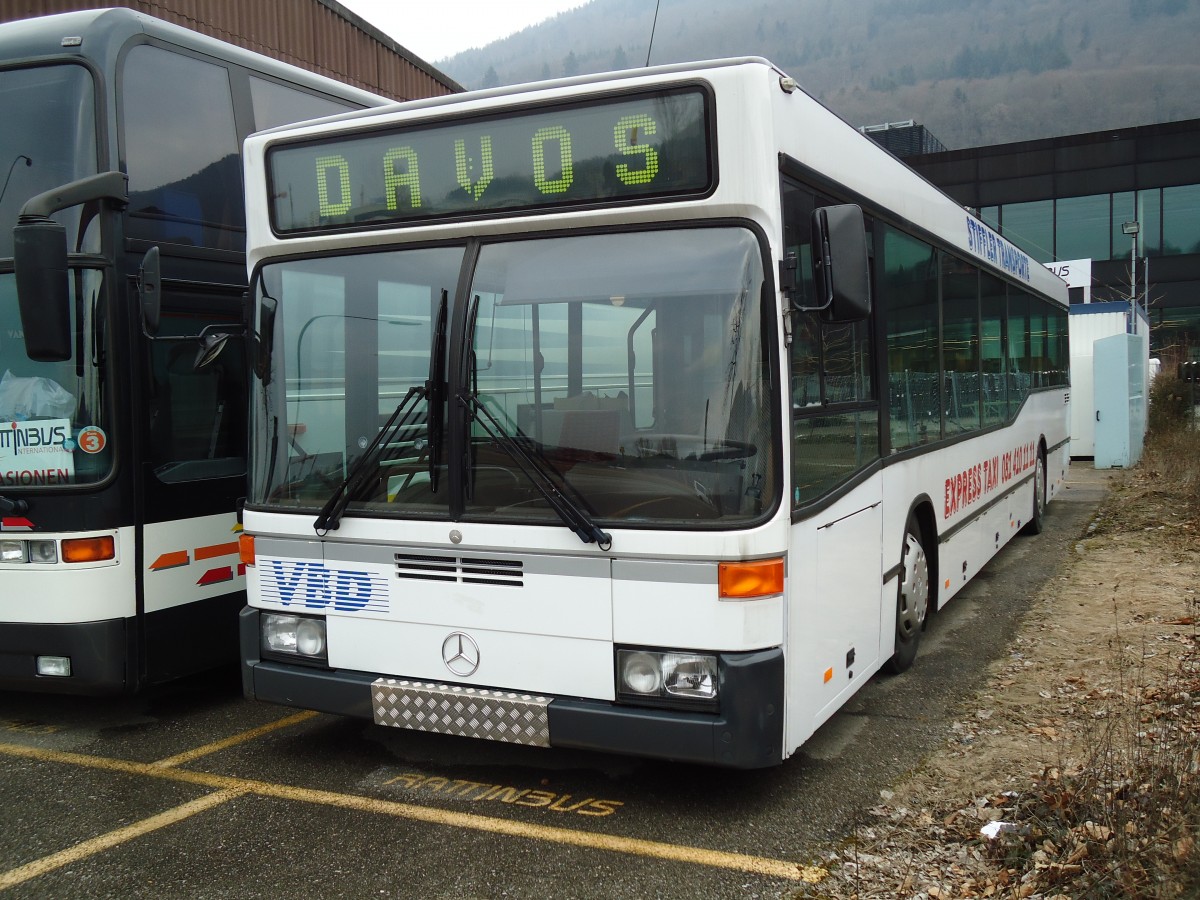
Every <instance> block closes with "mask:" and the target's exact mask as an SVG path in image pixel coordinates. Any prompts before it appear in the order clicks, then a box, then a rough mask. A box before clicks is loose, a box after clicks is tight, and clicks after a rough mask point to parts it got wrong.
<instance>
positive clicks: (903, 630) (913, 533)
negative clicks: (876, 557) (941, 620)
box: [883, 516, 930, 675]
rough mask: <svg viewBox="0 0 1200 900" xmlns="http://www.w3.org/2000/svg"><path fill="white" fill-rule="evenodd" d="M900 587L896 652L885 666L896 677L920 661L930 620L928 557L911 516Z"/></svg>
mask: <svg viewBox="0 0 1200 900" xmlns="http://www.w3.org/2000/svg"><path fill="white" fill-rule="evenodd" d="M900 566H901V572H900V586H899V588H898V589H897V591H896V650H895V652H894V653H893V654H892V658H891V659H889V660H888V661H887V662H886V663H884V664H883V669H884V671H885V672H889V673H891V674H893V675H897V674H899V673H900V672H903V671H905V670H907V669H908V668H910V667H911V666H912V664H913V661H914V660H916V658H917V648H918V647H919V646H920V644H921V632H922V631H924V629H925V620H926V619H927V618H928V616H929V594H930V590H929V588H930V582H929V555H928V554H927V553H926V552H925V545H924V544H923V543H922V537H921V526H920V525H919V524H918V522H917V519H916V516H910V517H909V520H908V526H907V528H906V529H905V533H904V550H903V552H902V555H901V557H900Z"/></svg>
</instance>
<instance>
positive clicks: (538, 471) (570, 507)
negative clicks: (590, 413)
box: [458, 391, 612, 550]
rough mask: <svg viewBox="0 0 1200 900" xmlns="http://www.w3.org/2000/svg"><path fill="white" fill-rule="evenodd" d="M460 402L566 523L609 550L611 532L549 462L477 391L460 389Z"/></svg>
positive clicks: (586, 542) (585, 541)
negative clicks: (562, 484)
mask: <svg viewBox="0 0 1200 900" xmlns="http://www.w3.org/2000/svg"><path fill="white" fill-rule="evenodd" d="M458 402H459V403H461V404H462V406H463V408H464V409H466V411H467V414H468V416H469V418H470V419H472V420H474V421H476V422H478V423H479V424H480V426H482V428H483V430H484V431H485V432H486V433H487V436H488V437H490V438H491V439H492V440H493V441H495V442H496V443H497V444H499V445H500V446H501V448H502V449H503V450H504V452H505V453H507V454H508V455H509V456H510V457H512V460H513V462H515V463H516V464H517V468H518V469H520V470H521V474H522V475H524V476H525V477H526V478H527V479H528V480H529V483H530V484H532V485H533V486H534V487H535V488H537V491H538V493H539V494H541V495H542V496H543V497H544V498H545V499H546V502H547V503H549V504H550V508H551V509H553V510H554V512H555V513H557V514H558V517H559V518H560V519H562V520H563V524H565V525H566V526H567V527H568V528H570V529H571V530H572V531H573V532H575V534H577V535H578V536H579V539H580V540H581V541H583V542H584V543H585V544H591V543H595V544H596V545H597V546H598V547H599V548H600V549H601V550H609V549H610V548H611V547H612V535H611V534H609V533H608V532H607V531H604V530H603V529H602V528H601V527H600V526H599V525H597V524H596V523H595V522H593V521H592V517H591V516H590V515H588V513H587V511H586V510H584V509H583V507H582V506H580V505H579V504H578V503H577V502H576V501H575V500H573V499H572V498H571V497H570V496H568V495H567V494H565V493H563V492H562V491H561V490H559V487H558V485H557V484H555V483H554V479H553V478H552V477H551V476H550V473H549V472H547V471H546V464H545V463H542V462H540V461H539V460H538V459H537V458H536V457H535V456H533V455H532V454H531V453H530V452H529V451H528V450H527V449H526V448H525V447H524V446H523V444H522V443H521V441H519V440H518V439H517V438H514V437H513V436H512V435H510V434H509V433H508V432H507V431H505V430H504V427H503V426H502V425H501V424H500V423H499V422H498V421H496V417H495V416H493V415H492V414H491V412H490V411H489V410H488V408H487V407H486V406H484V405H483V404H482V403H481V402H480V401H479V397H478V395H477V394H473V393H468V392H467V391H460V392H459V394H458ZM469 431H470V423H469V422H468V432H469Z"/></svg>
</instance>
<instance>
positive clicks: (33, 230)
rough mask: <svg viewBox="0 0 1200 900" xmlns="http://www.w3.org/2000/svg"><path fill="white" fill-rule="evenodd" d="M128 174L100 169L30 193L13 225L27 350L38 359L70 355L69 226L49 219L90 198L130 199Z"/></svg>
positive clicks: (120, 203) (119, 203) (117, 201)
mask: <svg viewBox="0 0 1200 900" xmlns="http://www.w3.org/2000/svg"><path fill="white" fill-rule="evenodd" d="M128 183H129V176H128V175H126V174H124V173H123V172H101V173H99V174H97V175H89V176H87V177H86V178H80V179H79V180H78V181H72V182H69V183H68V184H63V185H59V186H58V187H56V188H51V189H50V190H48V191H43V192H42V193H40V194H38V195H37V196H36V197H30V198H29V199H28V200H26V201H25V205H24V206H22V207H21V213H20V216H19V217H18V218H17V224H16V226H15V227H14V228H13V257H14V258H13V268H14V270H15V274H16V281H17V298H18V300H17V302H18V304H19V306H20V308H21V328H22V330H23V331H24V332H25V353H26V355H27V356H28V357H29V358H30V359H33V360H37V361H38V362H62V361H63V360H68V359H70V358H71V355H72V348H71V299H70V298H71V292H70V285H69V284H68V282H67V230H66V228H64V227H63V226H62V225H60V224H59V223H58V222H55V221H54V220H53V219H51V218H50V217H51V216H52V215H54V213H56V212H58V211H59V210H61V209H67V208H68V207H71V206H78V205H79V204H81V203H87V202H89V201H91V200H107V201H110V202H112V203H113V204H115V205H117V206H120V207H123V206H125V205H126V204H128V203H129V188H128Z"/></svg>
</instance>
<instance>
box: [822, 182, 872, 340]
mask: <svg viewBox="0 0 1200 900" xmlns="http://www.w3.org/2000/svg"><path fill="white" fill-rule="evenodd" d="M812 234H813V283H814V284H815V285H816V294H817V299H818V300H819V301H820V304H821V305H820V306H819V307H817V308H818V309H819V310H820V311H821V318H822V319H823V320H824V321H826V322H857V321H860V320H862V319H865V318H866V317H867V316H868V315H870V314H871V276H870V269H871V264H870V260H869V258H868V256H867V229H866V224H865V222H864V220H863V212H862V208H861V207H859V206H857V205H855V204H853V203H847V204H845V205H843V206H824V207H821V208H820V209H817V210H814V211H813V217H812Z"/></svg>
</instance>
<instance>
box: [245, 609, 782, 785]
mask: <svg viewBox="0 0 1200 900" xmlns="http://www.w3.org/2000/svg"><path fill="white" fill-rule="evenodd" d="M240 622H241V625H240V628H241V647H242V687H243V691H244V693H245V694H246V696H247V697H250V698H254V699H258V700H263V701H266V702H269V703H278V704H281V705H284V706H294V707H299V708H302V709H313V710H317V711H320V712H328V713H334V714H336V715H343V716H353V717H356V718H362V719H371V720H372V721H376V722H380V724H400V723H399V722H395V721H391V720H389V719H387V718H386V717H385V718H382V719H381V717H380V716H377V715H376V709H375V702H374V697H373V694H374V692H375V690H376V689H377V687H378V686H379V684H380V683H383V682H384V681H385V679H382V678H381V677H380V676H378V675H374V674H370V673H367V672H354V671H347V670H341V669H332V670H331V669H322V668H315V667H312V666H306V665H293V664H289V663H281V662H276V661H274V660H264V659H261V658H260V655H259V611H258V610H257V609H253V608H250V607H247V608H245V609H243V610H242V613H241V619H240ZM719 660H720V663H719V666H720V679H721V681H720V687H721V711H720V713H717V714H711V713H692V712H680V711H677V710H668V709H652V708H647V707H634V706H625V705H618V704H615V703H610V702H608V701H604V700H587V699H578V698H569V697H550V698H545V700H546V703H545V705H544V715H545V728H546V735H547V740H546V741H545V743H546V744H547V745H548V746H551V747H562V748H573V749H581V750H594V751H598V752H604V753H623V754H631V755H634V756H643V757H653V758H659V759H670V760H678V761H683V762H691V763H702V764H707V765H717V766H727V767H731V768H739V769H753V768H762V767H766V766H774V765H778V764H779V763H780V762H781V761H782V759H783V651H782V650H781V649H779V648H774V649H769V650H758V651H753V652H749V653H730V654H721V655H720V656H719ZM419 687H420V689H421V690H426V693H430V692H432V691H433V690H435V689H434V686H430V685H422V686H419ZM437 689H440V690H441V691H442V692H443V693H444V692H446V691H457V692H460V693H463V694H464V695H465V696H468V697H471V698H474V699H479V698H480V696H481V695H483V694H488V693H489V692H484V691H475V690H474V689H470V688H466V689H462V688H455V687H453V686H445V685H441V686H437ZM499 693H502V692H491V694H492V695H498V694H499ZM502 702H507V701H502ZM510 705H511V704H510ZM526 707H527V705H526ZM526 707H521V706H519V705H518V706H517V708H518V710H524V711H525V712H526V713H527V712H528V710H527V708H526ZM492 711H493V712H495V711H496V706H493V710H492ZM426 723H427V724H428V720H426ZM401 727H409V728H412V727H417V726H416V725H414V724H411V723H410V724H401ZM421 730H426V731H437V732H439V733H465V732H463V731H459V730H458V729H455V728H452V727H448V726H442V725H438V724H434V725H433V726H432V727H426V726H424V725H423V726H421ZM500 730H501V731H502V730H503V729H500ZM491 731H492V732H497V730H496V729H492V730H491ZM476 736H484V735H482V734H481V733H477V734H476ZM487 736H489V737H492V738H494V739H508V738H501V737H500V735H499V733H490V734H488V735H487Z"/></svg>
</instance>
